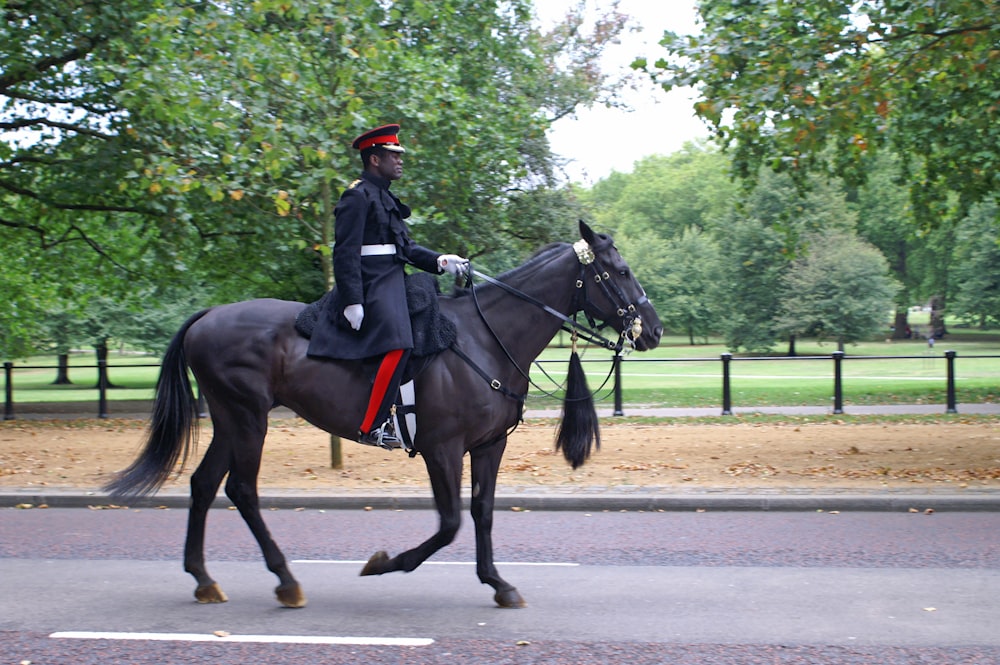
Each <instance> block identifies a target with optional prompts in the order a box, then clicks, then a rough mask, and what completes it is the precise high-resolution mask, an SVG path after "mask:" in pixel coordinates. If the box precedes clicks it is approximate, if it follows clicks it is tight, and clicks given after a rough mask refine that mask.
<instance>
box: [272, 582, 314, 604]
mask: <svg viewBox="0 0 1000 665" xmlns="http://www.w3.org/2000/svg"><path fill="white" fill-rule="evenodd" d="M274 593H275V595H276V596H278V602H279V603H281V604H282V605H284V606H285V607H305V606H306V603H307V602H309V601H307V600H306V595H305V594H304V593H302V587H300V586H299V585H298V584H282V585H281V586H279V587H277V588H275V590H274Z"/></svg>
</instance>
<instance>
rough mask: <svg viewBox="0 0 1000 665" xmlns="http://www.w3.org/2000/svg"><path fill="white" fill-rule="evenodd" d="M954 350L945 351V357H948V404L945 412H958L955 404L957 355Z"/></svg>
mask: <svg viewBox="0 0 1000 665" xmlns="http://www.w3.org/2000/svg"><path fill="white" fill-rule="evenodd" d="M956 355H958V354H957V353H955V352H954V351H945V352H944V357H945V358H947V359H948V406H947V408H946V409H945V413H958V409H957V408H956V406H955V356H956Z"/></svg>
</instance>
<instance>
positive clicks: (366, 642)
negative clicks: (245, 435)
mask: <svg viewBox="0 0 1000 665" xmlns="http://www.w3.org/2000/svg"><path fill="white" fill-rule="evenodd" d="M49 637H52V638H55V639H72V640H152V641H158V642H256V643H264V644H341V645H353V646H387V647H425V646H429V645H431V644H433V643H434V640H432V639H431V638H429V637H335V636H331V635H222V636H219V635H214V634H211V633H105V632H89V631H63V632H58V633H52V634H51V635H49Z"/></svg>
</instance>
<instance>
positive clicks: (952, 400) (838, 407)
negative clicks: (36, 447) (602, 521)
mask: <svg viewBox="0 0 1000 665" xmlns="http://www.w3.org/2000/svg"><path fill="white" fill-rule="evenodd" d="M845 357H847V356H846V355H845V354H844V352H842V351H835V352H833V353H832V354H830V355H829V356H763V357H756V356H752V357H734V356H733V354H731V353H723V354H721V355H720V356H719V357H718V358H648V359H647V358H625V359H622V358H620V357H618V356H615V357H614V358H612V359H611V361H610V362H612V363H613V366H612V368H611V372H612V380H613V393H614V415H616V416H620V415H624V410H623V404H622V383H623V380H622V369H621V368H622V364H623V363H630V364H631V363H678V362H680V363H684V362H702V363H703V362H719V363H720V366H721V374H722V377H721V379H722V413H721V415H724V416H729V415H733V399H732V364H733V363H734V362H760V361H771V362H773V361H787V362H793V361H803V360H813V361H815V360H826V361H830V362H831V364H832V378H833V413H835V414H840V413H844V389H843V361H844V358H845ZM957 357H958V354H957V353H956V352H955V351H945V352H944V358H945V360H946V364H945V366H946V372H945V380H946V386H947V388H946V398H945V405H944V407H945V412H946V413H957V412H958V409H957V405H956V397H955V361H956V358H957ZM849 358H850V360H851V362H854V361H856V360H858V361H866V360H927V358H928V356H926V355H920V356H854V355H852V356H849ZM962 358H963V360H965V359H977V358H994V359H995V358H1000V355H968V356H962ZM539 362H540V363H546V362H556V361H539ZM559 362H564V361H559ZM584 362H602V363H603V362H609V361H607V360H589V359H588V360H586V361H584ZM111 367H114V366H113V365H109V364H108V363H107V361H106V360H100V361H98V363H97V364H96V365H74V366H73V369H94V368H96V369H97V376H98V379H97V390H98V400H97V417H98V418H108V417H109V414H108V387H109V382H108V369H109V368H111ZM121 367H129V368H134V367H159V364H149V365H121ZM15 369H21V370H29V369H31V370H37V369H57V368H56V367H54V366H52V365H44V366H39V365H18V366H16V367H15V365H14V363H12V362H5V363H4V379H5V381H4V387H5V390H4V416H3V417H4V420H13V419H14V418H15V415H14V405H15V402H14V370H15ZM198 400H199V403H200V411H201V412H202V414H204V412H205V408H204V402H203V400H202V398H201V396H200V394H199V396H198Z"/></svg>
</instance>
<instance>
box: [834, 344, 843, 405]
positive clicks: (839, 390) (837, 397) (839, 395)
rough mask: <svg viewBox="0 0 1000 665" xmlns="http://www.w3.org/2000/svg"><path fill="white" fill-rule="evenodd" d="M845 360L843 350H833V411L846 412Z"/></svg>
mask: <svg viewBox="0 0 1000 665" xmlns="http://www.w3.org/2000/svg"><path fill="white" fill-rule="evenodd" d="M843 361H844V352H843V351H834V352H833V412H834V413H843V412H844V383H843V373H842V371H841V364H842V363H843Z"/></svg>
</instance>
